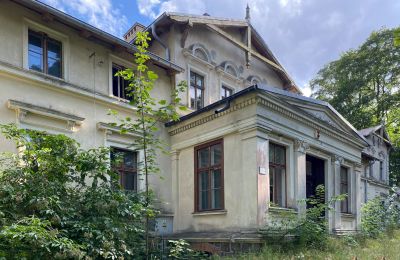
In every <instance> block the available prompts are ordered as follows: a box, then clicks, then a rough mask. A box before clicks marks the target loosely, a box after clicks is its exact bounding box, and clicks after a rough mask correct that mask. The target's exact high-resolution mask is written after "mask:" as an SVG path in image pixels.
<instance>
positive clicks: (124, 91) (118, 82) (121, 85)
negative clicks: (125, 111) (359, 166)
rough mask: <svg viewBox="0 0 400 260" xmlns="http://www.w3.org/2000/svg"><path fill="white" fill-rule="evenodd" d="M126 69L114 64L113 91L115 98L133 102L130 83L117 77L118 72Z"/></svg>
mask: <svg viewBox="0 0 400 260" xmlns="http://www.w3.org/2000/svg"><path fill="white" fill-rule="evenodd" d="M125 69H126V68H125V67H123V66H120V65H117V64H115V63H113V64H112V77H113V78H112V89H113V96H115V97H119V98H122V99H126V100H132V93H131V91H130V87H129V81H128V80H125V79H124V78H123V77H121V76H116V75H115V74H117V72H119V71H123V70H125Z"/></svg>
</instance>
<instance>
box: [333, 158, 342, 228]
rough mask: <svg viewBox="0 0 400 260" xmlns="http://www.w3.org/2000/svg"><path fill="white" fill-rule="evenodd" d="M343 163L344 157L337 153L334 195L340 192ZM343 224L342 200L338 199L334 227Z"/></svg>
mask: <svg viewBox="0 0 400 260" xmlns="http://www.w3.org/2000/svg"><path fill="white" fill-rule="evenodd" d="M342 163H343V157H341V156H337V155H335V156H334V158H333V196H338V195H339V194H340V166H341V165H342ZM341 226H342V215H341V209H340V201H336V202H335V205H334V213H333V229H334V230H337V229H340V228H341Z"/></svg>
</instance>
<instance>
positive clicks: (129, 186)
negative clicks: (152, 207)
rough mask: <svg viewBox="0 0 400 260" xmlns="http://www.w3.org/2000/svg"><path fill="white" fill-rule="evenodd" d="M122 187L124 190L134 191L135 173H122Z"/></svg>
mask: <svg viewBox="0 0 400 260" xmlns="http://www.w3.org/2000/svg"><path fill="white" fill-rule="evenodd" d="M122 175H123V176H122V187H123V188H124V189H125V190H132V191H135V190H136V174H135V173H130V172H127V173H125V172H124V173H122Z"/></svg>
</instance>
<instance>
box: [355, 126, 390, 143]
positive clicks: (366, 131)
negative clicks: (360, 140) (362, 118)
mask: <svg viewBox="0 0 400 260" xmlns="http://www.w3.org/2000/svg"><path fill="white" fill-rule="evenodd" d="M380 129H382V130H383V136H382V138H383V140H384V141H385V142H386V143H387V144H388V145H389V146H392V143H391V141H390V138H389V134H388V133H387V131H386V128H385V125H383V124H380V125H377V126H372V127H368V128H364V129H360V130H358V132H359V133H360V135H362V136H365V137H366V136H369V135H370V134H372V133H375V132H376V131H378V130H380Z"/></svg>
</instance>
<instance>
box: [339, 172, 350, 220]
mask: <svg viewBox="0 0 400 260" xmlns="http://www.w3.org/2000/svg"><path fill="white" fill-rule="evenodd" d="M340 194H347V197H346V198H345V199H343V200H342V201H341V202H340V209H341V212H342V213H350V205H349V202H350V198H349V195H350V193H349V173H348V168H346V167H343V166H342V167H340Z"/></svg>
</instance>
